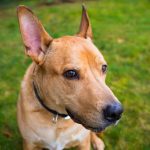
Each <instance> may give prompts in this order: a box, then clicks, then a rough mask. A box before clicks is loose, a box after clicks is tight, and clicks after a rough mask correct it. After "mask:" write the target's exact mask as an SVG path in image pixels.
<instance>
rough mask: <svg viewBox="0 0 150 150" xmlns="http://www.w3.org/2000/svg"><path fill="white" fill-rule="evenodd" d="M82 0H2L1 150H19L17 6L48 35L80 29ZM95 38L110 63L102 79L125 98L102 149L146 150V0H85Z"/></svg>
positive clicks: (149, 17) (21, 58)
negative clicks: (27, 10)
mask: <svg viewBox="0 0 150 150" xmlns="http://www.w3.org/2000/svg"><path fill="white" fill-rule="evenodd" d="M82 3H83V1H80V0H39V1H38V0H30V1H28V0H26V1H23V0H0V150H10V149H12V150H13V149H14V150H21V149H22V140H21V136H20V134H19V131H18V126H17V120H16V104H17V97H18V93H19V89H20V83H21V80H22V78H23V75H24V74H25V70H26V68H27V66H28V65H29V64H30V63H31V60H30V59H29V58H28V57H27V56H25V55H24V47H23V44H22V41H21V36H20V32H19V29H18V22H17V16H16V7H17V5H19V4H22V5H27V6H28V7H30V8H31V9H32V10H33V11H34V12H35V14H36V15H37V16H38V18H39V19H40V20H41V21H42V23H43V25H44V26H45V28H46V29H47V31H48V32H49V34H50V35H52V37H60V36H62V35H73V34H75V33H76V32H77V31H78V28H79V23H80V16H81V4H82ZM84 3H85V4H86V6H87V8H88V12H89V16H90V19H91V24H92V27H93V33H94V43H95V44H96V45H97V47H98V48H99V49H100V50H101V52H102V53H103V55H104V56H105V59H106V60H107V62H108V65H109V69H108V74H107V79H106V82H107V84H108V85H109V86H110V87H111V89H112V90H113V92H114V93H115V94H116V96H117V97H118V98H119V100H120V101H121V102H122V103H123V105H124V109H125V112H124V114H123V117H122V119H121V121H120V123H119V124H118V125H117V126H115V127H109V128H108V129H106V131H105V132H104V134H103V136H102V139H103V140H104V142H105V144H106V150H150V1H149V0H87V1H84Z"/></svg>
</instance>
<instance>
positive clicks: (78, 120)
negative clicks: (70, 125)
mask: <svg viewBox="0 0 150 150" xmlns="http://www.w3.org/2000/svg"><path fill="white" fill-rule="evenodd" d="M66 111H67V113H68V115H69V116H70V117H71V119H72V120H73V121H74V122H76V123H79V124H81V125H83V126H84V127H85V128H86V129H88V130H91V131H92V132H102V131H103V130H105V128H106V127H108V126H109V125H111V124H113V123H110V122H105V123H103V124H102V125H99V126H98V127H94V126H93V125H89V124H88V125H87V123H86V122H85V121H83V120H84V119H81V117H79V116H78V115H76V114H75V113H73V112H71V111H70V110H68V109H66Z"/></svg>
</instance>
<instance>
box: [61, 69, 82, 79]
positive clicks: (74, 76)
mask: <svg viewBox="0 0 150 150" xmlns="http://www.w3.org/2000/svg"><path fill="white" fill-rule="evenodd" d="M63 76H64V77H65V78H67V79H69V80H74V79H79V74H78V72H77V71H76V70H68V71H66V72H64V74H63Z"/></svg>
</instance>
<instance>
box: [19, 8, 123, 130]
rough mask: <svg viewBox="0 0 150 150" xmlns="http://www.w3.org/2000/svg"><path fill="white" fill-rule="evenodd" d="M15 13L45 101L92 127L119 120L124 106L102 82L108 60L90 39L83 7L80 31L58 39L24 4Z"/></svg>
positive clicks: (89, 127) (97, 127)
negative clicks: (36, 65) (36, 69)
mask: <svg viewBox="0 0 150 150" xmlns="http://www.w3.org/2000/svg"><path fill="white" fill-rule="evenodd" d="M18 17H19V23H20V30H21V34H22V38H23V42H24V45H25V47H26V53H27V55H29V56H30V57H31V58H32V59H33V61H35V62H36V63H37V64H38V66H39V72H38V74H40V76H39V77H38V78H39V80H38V81H39V82H40V86H41V90H42V89H44V90H42V93H43V96H44V99H45V102H46V104H47V105H48V106H51V103H52V102H54V103H55V104H56V106H58V107H61V109H62V110H64V111H66V112H67V113H68V114H69V115H70V117H71V118H72V119H73V120H74V121H75V122H77V123H80V124H82V125H83V126H85V127H86V128H88V129H91V130H92V131H101V130H103V129H104V128H105V127H106V126H108V125H110V124H112V123H115V122H116V121H117V120H119V119H120V117H121V114H122V111H123V110H122V107H121V104H120V103H119V101H118V100H117V98H116V97H115V96H114V94H113V93H112V91H111V90H110V89H109V87H108V86H107V85H106V84H105V77H106V71H107V63H106V61H105V59H104V58H103V56H102V54H101V53H100V52H99V50H98V49H97V48H96V47H95V45H94V44H93V42H92V40H91V39H92V30H91V25H90V22H89V19H88V15H87V12H86V10H85V9H84V8H83V12H82V19H81V24H80V31H79V33H78V34H77V35H75V36H64V37H61V38H58V39H52V37H50V36H49V35H48V34H47V32H46V31H45V30H44V28H43V26H42V25H41V23H40V22H39V20H38V19H37V18H36V17H35V16H34V15H33V13H32V12H31V11H30V10H29V9H27V8H26V7H24V6H20V7H19V8H18ZM49 100H51V101H49Z"/></svg>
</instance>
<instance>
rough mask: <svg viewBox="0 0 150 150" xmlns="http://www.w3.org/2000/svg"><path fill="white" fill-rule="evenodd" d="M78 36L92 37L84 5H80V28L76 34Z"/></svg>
mask: <svg viewBox="0 0 150 150" xmlns="http://www.w3.org/2000/svg"><path fill="white" fill-rule="evenodd" d="M77 35H78V36H81V37H84V38H88V37H89V38H91V39H92V37H93V34H92V27H91V24H90V20H89V16H88V14H87V11H86V8H85V6H84V5H82V17H81V23H80V29H79V32H78V34H77Z"/></svg>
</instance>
